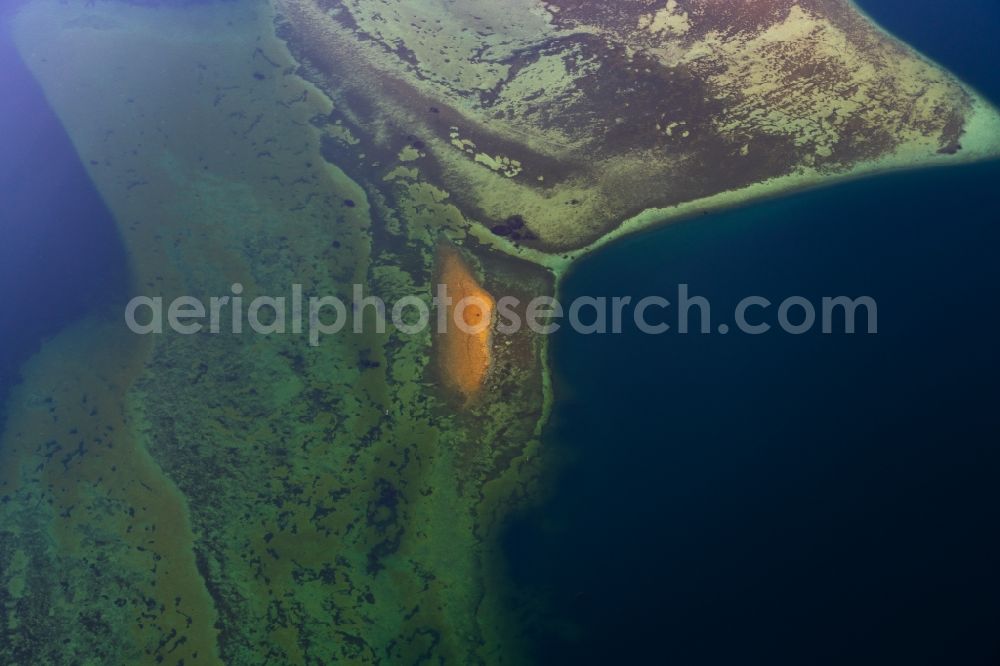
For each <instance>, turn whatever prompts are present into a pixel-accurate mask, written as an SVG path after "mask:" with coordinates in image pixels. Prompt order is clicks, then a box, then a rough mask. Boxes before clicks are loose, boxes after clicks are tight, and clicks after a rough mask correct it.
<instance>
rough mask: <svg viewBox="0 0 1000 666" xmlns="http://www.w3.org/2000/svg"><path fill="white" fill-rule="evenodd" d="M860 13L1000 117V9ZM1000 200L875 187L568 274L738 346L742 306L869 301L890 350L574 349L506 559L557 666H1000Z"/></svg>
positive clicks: (986, 180)
mask: <svg viewBox="0 0 1000 666" xmlns="http://www.w3.org/2000/svg"><path fill="white" fill-rule="evenodd" d="M862 4H863V6H864V8H865V9H866V10H867V11H868V12H870V13H871V14H872V15H873V16H874V17H876V18H877V19H878V20H879V21H880V22H882V24H883V25H885V26H886V27H888V28H889V29H890V30H892V31H893V32H895V33H896V34H898V35H899V36H900V37H902V38H903V39H905V40H907V41H910V43H912V44H913V45H915V46H916V47H917V48H919V49H921V50H922V51H924V52H925V53H927V54H929V55H930V56H931V57H933V58H935V59H937V60H938V61H940V62H942V63H943V64H944V65H945V66H947V67H949V68H950V69H952V70H953V71H955V72H956V73H957V74H958V75H959V76H961V77H963V78H964V79H966V80H967V81H969V82H970V83H972V84H973V85H974V86H976V87H977V88H978V89H979V90H981V91H982V92H984V93H985V94H987V95H988V96H989V97H991V98H992V99H993V100H994V101H995V102H996V101H1000V79H998V77H997V76H996V70H995V67H994V63H995V57H994V56H991V55H990V54H992V53H993V47H994V41H995V35H996V34H998V32H1000V7H998V6H997V5H996V4H995V3H992V2H981V1H977V2H971V1H969V0H964V1H962V2H956V3H952V4H950V5H949V6H948V8H947V11H943V9H942V6H941V5H940V3H932V2H928V1H924V0H922V1H921V2H917V3H914V2H903V1H896V0H891V1H890V0H882V1H872V2H865V3H862ZM998 182H1000V164H997V163H991V164H986V165H979V166H973V167H962V168H955V169H948V170H934V171H922V172H915V173H909V174H897V175H892V176H887V177H882V178H877V179H872V180H866V181H861V182H856V183H852V184H847V185H844V186H840V187H836V188H833V189H828V190H821V191H816V192H810V193H805V194H801V195H797V196H793V197H789V198H786V199H782V200H778V201H773V202H769V203H766V204H763V205H756V206H752V207H749V208H746V209H742V210H736V211H731V212H727V213H724V214H720V215H713V216H710V217H706V218H701V219H697V220H692V221H688V222H682V223H678V224H675V225H673V226H670V227H667V228H664V229H661V230H659V231H655V232H653V233H650V234H645V235H643V236H641V237H639V238H635V239H630V240H626V241H624V242H621V243H618V244H616V245H613V246H611V247H608V248H607V249H605V250H603V251H601V252H600V253H598V254H597V255H595V256H593V257H591V258H588V259H587V260H585V261H584V262H582V263H581V264H580V265H579V266H578V267H577V268H576V269H575V270H574V272H573V273H572V275H571V276H569V278H568V279H567V281H566V282H565V284H564V289H563V293H562V298H563V301H564V302H568V301H570V300H571V299H573V298H575V297H577V296H582V295H586V296H609V297H612V296H621V295H628V296H632V297H634V298H638V297H642V296H646V295H661V296H665V297H667V298H668V299H669V300H672V301H674V300H675V297H676V294H677V285H678V284H681V283H685V284H689V285H690V289H691V292H692V293H693V294H696V295H701V296H705V297H707V298H708V299H709V300H710V301H711V304H712V307H713V318H715V319H716V321H717V322H722V321H725V320H726V318H727V317H729V318H731V313H732V311H733V308H734V306H735V304H736V302H737V301H739V299H741V298H743V297H745V296H751V295H761V296H765V297H767V298H768V299H770V300H771V301H772V302H774V303H775V304H777V303H779V302H780V301H781V300H783V299H784V298H786V297H788V296H792V295H798V296H804V297H806V298H809V299H810V300H812V301H813V302H816V303H818V302H819V299H820V298H821V297H823V296H839V295H846V296H850V297H852V298H853V297H857V296H862V295H869V296H872V297H873V298H875V299H876V301H877V303H878V306H879V311H878V315H879V321H878V324H879V333H878V334H877V335H873V336H869V335H854V336H848V335H842V334H841V335H836V334H835V335H829V336H824V335H822V334H821V333H819V332H815V333H809V334H806V335H802V336H790V335H787V334H784V333H781V332H772V333H770V334H767V335H762V336H747V335H742V334H737V333H731V334H730V335H726V336H722V335H718V334H712V335H707V336H701V335H686V336H684V335H678V334H676V333H673V334H667V335H664V336H661V337H655V336H648V335H642V334H640V333H638V332H637V331H635V330H634V329H632V330H626V332H625V334H623V335H621V336H611V335H607V336H591V337H585V336H580V335H575V334H573V333H572V332H569V331H568V330H563V331H561V332H560V333H559V334H558V335H557V336H556V339H555V340H554V345H553V347H554V348H553V358H554V364H555V367H556V387H557V395H558V397H559V399H560V400H559V403H558V405H557V409H556V412H555V417H554V422H553V426H552V427H551V428H550V431H549V435H548V440H549V441H548V446H550V447H551V448H552V449H553V450H554V451H555V452H556V453H555V455H556V456H557V457H558V458H560V459H562V460H563V461H564V463H563V464H562V465H561V467H560V468H559V470H558V471H557V472H556V473H554V475H553V479H552V483H551V496H550V497H549V498H548V499H547V500H546V501H545V502H543V504H542V505H541V506H539V507H538V508H537V509H535V510H534V511H532V512H529V513H528V514H527V515H525V516H523V517H522V518H521V519H520V520H518V521H516V522H515V523H514V524H513V526H512V527H511V529H510V532H509V535H508V538H507V541H506V544H507V546H506V547H507V554H508V559H509V564H510V568H511V572H512V575H513V576H514V579H515V580H516V581H517V583H518V585H519V588H518V591H519V594H520V596H521V598H520V600H519V601H518V602H516V608H517V609H518V611H519V612H520V613H521V614H522V615H521V617H522V619H523V621H524V626H525V632H526V634H527V635H528V637H529V639H530V640H531V641H532V643H533V644H534V646H535V650H536V653H537V656H538V659H539V662H540V663H546V664H608V663H666V664H684V665H688V664H692V665H700V664H711V665H715V664H725V665H727V666H728V665H731V664H744V665H745V664H768V665H778V664H789V665H800V664H848V663H850V664H908V665H913V664H928V665H930V664H945V663H948V664H966V665H970V664H984V665H985V664H995V663H998V662H1000V638H998V633H997V631H996V627H997V623H998V622H1000V572H998V569H997V566H996V563H997V561H998V558H1000V538H998V532H997V525H998V524H1000V491H998V489H997V482H996V479H997V478H998V475H1000V451H998V447H997V444H998V442H1000V416H998V412H997V404H1000V388H998V384H997V381H998V380H997V378H998V376H1000V351H998V350H997V346H996V338H997V330H998V325H1000V314H998V310H997V305H998V303H1000V262H998V261H997V260H996V248H997V247H1000V226H998V225H997V223H996V221H997V219H998V214H997V203H996V187H997V183H998ZM775 307H776V306H775ZM771 316H772V317H774V314H773V313H772V314H771ZM695 321H697V319H695ZM772 323H773V320H772ZM861 328H862V329H863V326H862V327H861Z"/></svg>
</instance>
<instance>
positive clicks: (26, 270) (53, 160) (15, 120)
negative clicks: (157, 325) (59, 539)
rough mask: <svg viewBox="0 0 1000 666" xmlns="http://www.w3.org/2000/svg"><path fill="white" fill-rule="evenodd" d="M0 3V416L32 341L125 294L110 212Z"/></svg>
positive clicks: (119, 250)
mask: <svg viewBox="0 0 1000 666" xmlns="http://www.w3.org/2000/svg"><path fill="white" fill-rule="evenodd" d="M6 23H7V17H5V16H4V12H3V10H2V8H0V91H2V92H0V303H2V307H0V423H2V421H3V420H4V419H3V414H4V409H3V403H4V401H5V399H6V396H7V394H8V392H9V390H10V388H11V386H13V385H14V384H16V383H17V381H18V380H19V375H18V369H19V367H20V366H21V364H22V363H23V362H24V361H25V359H27V358H28V357H30V356H31V354H33V353H35V352H36V351H37V350H38V349H39V346H40V345H41V342H42V341H43V340H44V339H45V338H47V337H50V336H52V335H54V334H55V333H57V332H58V331H60V330H61V329H62V328H64V327H65V326H67V325H68V324H70V323H71V322H73V321H75V320H77V319H79V318H80V317H82V316H85V315H87V314H89V313H96V312H100V313H102V314H103V313H105V312H106V311H109V310H108V308H109V307H110V304H112V303H114V302H116V301H117V300H119V299H121V298H122V297H124V295H125V291H126V290H125V288H126V286H127V279H128V271H127V269H126V259H125V252H124V249H123V247H122V244H121V241H120V238H119V236H118V233H117V230H116V228H115V224H114V220H113V218H112V216H111V214H110V213H109V211H108V209H107V208H106V207H105V205H104V203H103V202H102V200H101V198H100V196H99V195H98V193H97V191H96V190H95V189H94V186H93V184H92V183H91V181H90V179H89V177H88V176H87V173H86V170H85V169H84V167H83V165H82V164H81V163H80V160H79V158H78V157H77V154H76V152H75V150H74V148H73V145H72V144H71V143H70V139H69V137H68V136H67V135H66V132H65V131H64V130H63V128H62V125H61V124H60V122H59V120H58V118H57V117H56V116H55V114H54V113H53V111H52V110H51V109H50V108H49V105H48V103H47V101H46V99H45V96H44V94H43V93H42V90H41V89H40V88H39V86H38V85H37V83H36V82H35V81H34V79H33V78H32V76H31V74H30V72H29V71H28V70H27V68H26V67H25V65H24V63H23V62H22V61H21V60H20V58H19V56H18V55H17V52H16V51H15V50H14V47H13V44H12V43H11V40H10V36H9V34H8V32H7V30H6Z"/></svg>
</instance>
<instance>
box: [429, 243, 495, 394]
mask: <svg viewBox="0 0 1000 666" xmlns="http://www.w3.org/2000/svg"><path fill="white" fill-rule="evenodd" d="M438 283H439V284H443V285H446V286H447V288H448V296H450V297H451V303H450V304H449V305H448V306H447V316H448V319H447V322H448V326H447V329H446V330H445V331H444V332H443V333H440V334H439V335H440V340H439V347H438V350H439V358H440V363H441V371H442V374H443V375H444V378H445V382H446V383H447V384H449V385H450V386H451V387H452V388H455V389H457V390H458V391H460V392H461V393H462V394H463V395H465V396H466V397H467V398H472V397H474V396H475V395H476V394H477V393H478V392H479V390H480V389H481V388H482V387H483V382H484V381H485V380H486V373H487V372H489V369H490V363H491V361H492V356H493V354H492V349H491V343H492V334H493V312H494V309H495V306H496V302H495V301H494V300H493V296H491V295H490V293H489V292H488V291H486V290H485V289H483V287H482V285H480V284H479V281H478V280H477V279H476V276H475V275H474V274H473V273H472V270H471V269H470V268H469V266H468V264H466V263H465V260H464V259H462V257H461V255H460V254H459V253H458V251H457V250H455V249H454V248H450V247H445V248H442V249H441V250H440V251H439V252H438ZM456 316H457V317H458V319H456ZM460 321H463V322H464V324H465V325H464V326H462V325H460V324H459V322H460Z"/></svg>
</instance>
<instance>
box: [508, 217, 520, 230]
mask: <svg viewBox="0 0 1000 666" xmlns="http://www.w3.org/2000/svg"><path fill="white" fill-rule="evenodd" d="M507 226H508V227H510V228H511V229H523V228H524V218H523V217H521V216H520V215H511V216H510V217H508V218H507Z"/></svg>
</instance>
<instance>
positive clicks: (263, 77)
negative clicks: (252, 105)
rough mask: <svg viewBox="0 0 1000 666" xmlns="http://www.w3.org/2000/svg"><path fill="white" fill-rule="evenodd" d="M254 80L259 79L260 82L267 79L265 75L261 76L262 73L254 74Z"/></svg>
mask: <svg viewBox="0 0 1000 666" xmlns="http://www.w3.org/2000/svg"><path fill="white" fill-rule="evenodd" d="M253 78H255V79H257V80H258V81H263V80H264V79H266V78H267V77H266V76H264V75H263V74H261V73H260V72H254V73H253Z"/></svg>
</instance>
